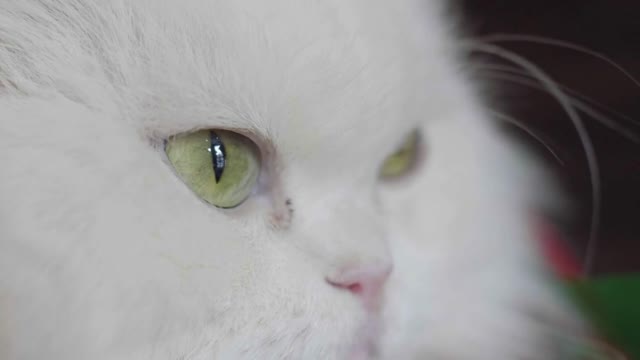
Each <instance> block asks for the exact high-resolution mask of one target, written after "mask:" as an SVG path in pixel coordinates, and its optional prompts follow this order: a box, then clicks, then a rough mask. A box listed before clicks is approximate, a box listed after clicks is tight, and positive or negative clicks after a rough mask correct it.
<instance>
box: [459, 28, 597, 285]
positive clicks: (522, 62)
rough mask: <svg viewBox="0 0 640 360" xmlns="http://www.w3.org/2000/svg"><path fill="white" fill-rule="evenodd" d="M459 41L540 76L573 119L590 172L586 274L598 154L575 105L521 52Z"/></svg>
mask: <svg viewBox="0 0 640 360" xmlns="http://www.w3.org/2000/svg"><path fill="white" fill-rule="evenodd" d="M462 45H463V46H465V47H467V48H468V49H469V50H471V51H480V52H484V53H487V54H490V55H494V56H498V57H500V58H503V59H505V60H507V61H510V62H513V63H514V64H516V65H518V66H520V67H522V68H523V69H524V70H526V71H528V72H529V73H531V75H532V76H534V77H535V78H537V79H539V81H540V83H541V84H542V85H543V86H544V87H545V88H546V89H547V90H548V91H549V93H551V95H553V96H554V97H555V98H556V99H557V100H558V103H559V104H560V105H561V106H562V107H563V109H564V110H565V112H566V113H567V116H569V118H570V119H571V121H572V122H573V125H574V127H575V129H576V132H577V133H578V137H579V138H580V141H581V142H582V147H583V150H584V152H585V156H586V160H587V165H588V168H589V173H590V175H591V193H592V194H591V196H592V209H591V229H590V232H589V241H588V245H587V251H586V255H585V259H584V263H583V273H584V274H585V275H589V274H590V272H591V268H592V266H593V261H594V255H595V253H596V250H597V245H598V232H599V229H600V206H601V188H600V186H601V185H600V168H599V165H598V158H597V156H596V153H595V149H594V146H593V142H592V141H591V137H590V136H589V132H588V131H587V128H586V127H585V125H584V123H583V122H582V119H581V118H580V115H579V114H578V112H577V111H576V109H575V108H574V106H573V104H572V103H571V100H570V99H569V98H568V97H567V95H565V94H564V93H563V92H562V90H561V89H560V88H559V87H558V85H557V84H556V83H555V81H554V80H553V79H552V78H551V77H550V76H549V75H547V74H546V73H545V72H544V71H542V70H541V69H540V68H538V67H537V66H536V65H535V64H533V63H531V62H530V61H528V60H527V59H525V58H523V57H522V56H519V55H517V54H515V53H513V52H511V51H508V50H505V49H503V48H501V47H499V46H497V45H494V44H486V43H482V42H478V41H473V40H470V41H467V42H464V43H463V44H462Z"/></svg>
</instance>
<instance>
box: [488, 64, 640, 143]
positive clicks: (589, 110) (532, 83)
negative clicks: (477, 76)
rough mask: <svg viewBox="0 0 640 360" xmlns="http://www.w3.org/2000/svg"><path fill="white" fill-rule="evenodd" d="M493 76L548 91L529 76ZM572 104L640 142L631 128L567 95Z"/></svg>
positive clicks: (626, 136) (496, 74) (616, 130)
mask: <svg viewBox="0 0 640 360" xmlns="http://www.w3.org/2000/svg"><path fill="white" fill-rule="evenodd" d="M488 76H490V77H492V78H495V79H498V80H504V81H508V82H511V83H516V84H519V85H523V86H527V87H530V88H533V89H537V90H540V91H546V89H545V88H544V87H543V86H542V85H540V84H539V83H537V82H536V81H534V80H530V79H528V78H523V77H520V76H516V75H510V74H499V73H495V74H490V75H488ZM567 97H568V98H569V99H570V101H571V103H572V105H573V106H574V107H575V108H576V109H578V110H580V111H581V112H583V113H585V114H586V115H588V116H590V117H591V118H593V119H594V120H596V121H598V122H599V123H601V124H602V125H604V126H606V127H608V128H610V129H611V130H613V131H615V132H617V133H618V134H620V135H622V136H624V137H625V138H627V139H629V140H631V141H633V142H636V143H640V137H639V136H637V135H635V134H634V133H633V132H632V131H631V130H629V129H628V128H625V127H624V126H622V125H620V124H618V123H616V122H615V121H614V120H611V119H609V118H608V117H607V116H605V115H604V114H602V113H600V112H599V111H597V110H595V109H594V108H593V107H591V106H589V105H588V104H586V103H584V102H583V101H580V100H578V99H575V98H571V97H569V96H567Z"/></svg>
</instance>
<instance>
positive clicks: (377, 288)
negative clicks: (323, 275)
mask: <svg viewBox="0 0 640 360" xmlns="http://www.w3.org/2000/svg"><path fill="white" fill-rule="evenodd" d="M392 269H393V268H392V266H391V264H388V263H381V264H367V265H355V266H350V267H347V268H345V269H344V270H343V271H341V272H339V273H337V274H336V275H335V276H332V277H327V279H326V280H327V282H328V283H329V284H331V285H332V286H334V287H336V288H339V289H344V290H348V291H350V292H351V293H353V294H354V295H356V296H357V297H359V298H360V299H361V300H362V301H363V302H364V304H365V305H366V306H367V307H370V306H375V305H376V304H377V302H378V300H379V298H380V295H381V293H382V290H383V289H384V284H385V283H386V282H387V279H388V278H389V275H391V271H392Z"/></svg>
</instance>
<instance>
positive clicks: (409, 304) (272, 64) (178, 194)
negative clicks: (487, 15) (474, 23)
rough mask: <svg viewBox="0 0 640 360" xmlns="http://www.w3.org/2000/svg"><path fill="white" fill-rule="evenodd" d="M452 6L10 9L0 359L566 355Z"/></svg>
mask: <svg viewBox="0 0 640 360" xmlns="http://www.w3.org/2000/svg"><path fill="white" fill-rule="evenodd" d="M441 5H442V4H440V3H439V2H437V1H435V0H396V1H389V0H351V1H345V0H324V1H315V0H272V1H261V0H180V1H178V0H135V1H134V0H129V1H127V0H2V1H0V169H1V170H0V201H1V202H0V358H2V359H198V360H199V359H386V360H389V359H481V360H483V359H487V360H495V359H527V360H529V359H540V360H549V359H555V358H557V357H558V356H559V355H558V354H559V353H557V352H556V351H557V349H556V348H555V347H554V346H553V333H554V332H555V331H562V330H563V329H561V327H562V326H564V325H567V326H568V325H569V324H572V320H571V319H572V318H573V317H572V315H571V314H570V313H569V312H568V311H565V310H564V308H565V307H564V305H563V302H562V300H561V299H560V297H558V296H557V295H556V294H555V292H554V290H553V286H552V284H551V283H550V279H549V278H548V276H547V275H546V273H545V271H544V270H543V267H542V266H541V264H540V263H541V261H540V255H539V254H538V252H537V248H536V245H535V241H534V235H533V231H532V225H533V220H534V213H535V207H536V206H538V205H540V204H541V203H542V202H544V201H546V200H545V197H546V196H547V194H546V192H545V190H544V189H543V188H542V185H541V182H540V181H539V176H538V175H536V173H537V170H535V166H533V164H532V163H531V162H530V161H529V160H528V159H525V158H523V157H521V156H519V155H517V154H516V153H517V152H518V150H516V149H515V148H514V147H513V146H512V145H511V144H509V143H508V142H507V141H506V140H505V139H504V138H503V137H502V135H500V133H499V132H498V129H497V127H496V126H495V125H494V124H493V123H492V122H491V120H490V119H489V116H487V113H486V112H485V110H484V109H483V105H482V103H481V101H480V100H479V97H478V95H477V90H476V89H475V88H474V86H472V84H471V81H470V80H469V79H468V78H467V76H466V75H465V74H464V71H463V70H464V69H465V64H464V63H463V62H462V61H461V60H460V58H459V56H458V52H459V51H458V49H457V41H456V34H455V29H453V27H452V26H451V23H452V20H451V19H449V18H448V17H446V16H445V13H444V9H442V8H441ZM416 130H417V131H418V133H419V134H420V135H419V141H417V140H416V139H417V138H416V137H414V136H413V135H412V134H416V132H415V131H416ZM198 144H205V145H206V146H205V147H201V145H198ZM403 144H404V145H403ZM203 149H204V150H203ZM398 149H401V150H402V151H400V152H397V150H398ZM207 151H209V152H210V153H208V154H207V153H206V152H207ZM214 153H215V154H214ZM185 154H186V155H185ZM394 154H395V155H394ZM390 156H391V157H390ZM202 159H205V160H202ZM199 161H200V162H199ZM202 161H204V163H206V164H208V165H207V167H202V166H203V165H202V164H203V162H202ZM199 166H200V167H199ZM203 169H204V170H203ZM214 173H215V176H214V175H212V174H214ZM381 174H382V176H381ZM245 198H246V199H245ZM541 199H542V200H541ZM216 205H217V206H219V207H216Z"/></svg>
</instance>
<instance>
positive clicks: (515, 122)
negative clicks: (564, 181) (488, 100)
mask: <svg viewBox="0 0 640 360" xmlns="http://www.w3.org/2000/svg"><path fill="white" fill-rule="evenodd" d="M490 112H491V114H492V115H493V116H495V117H496V118H497V119H499V120H501V121H504V122H506V123H509V124H511V125H513V126H515V127H517V128H518V129H520V130H522V131H524V132H525V133H527V134H528V135H530V136H531V137H532V138H533V139H534V140H536V141H537V142H538V143H540V144H541V145H542V146H544V148H545V149H546V150H547V151H548V152H549V153H550V154H551V155H552V156H553V157H554V158H555V159H556V161H558V163H559V164H560V165H561V166H564V165H565V163H564V161H563V160H562V158H561V157H560V156H559V155H558V154H557V153H556V152H555V151H554V150H553V147H551V145H549V143H548V142H546V141H545V140H543V139H542V137H541V136H540V135H538V134H537V133H536V132H535V131H533V129H532V128H531V127H529V126H527V125H525V124H523V123H522V122H520V121H518V120H517V119H516V118H514V117H512V116H509V115H507V114H504V113H502V112H499V111H495V110H490Z"/></svg>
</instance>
